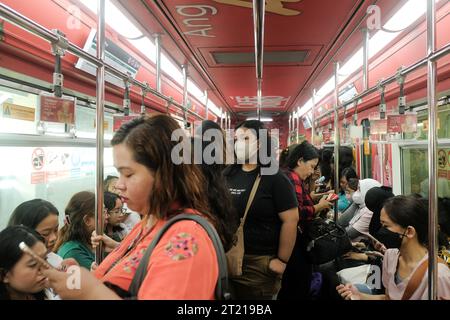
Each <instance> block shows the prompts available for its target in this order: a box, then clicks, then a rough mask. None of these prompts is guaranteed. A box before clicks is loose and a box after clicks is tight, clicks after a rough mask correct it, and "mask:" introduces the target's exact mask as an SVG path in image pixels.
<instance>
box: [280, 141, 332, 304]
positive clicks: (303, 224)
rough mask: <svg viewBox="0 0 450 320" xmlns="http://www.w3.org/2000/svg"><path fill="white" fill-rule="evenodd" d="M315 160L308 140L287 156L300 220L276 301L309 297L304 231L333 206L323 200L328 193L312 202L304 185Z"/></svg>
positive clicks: (315, 154) (289, 176)
mask: <svg viewBox="0 0 450 320" xmlns="http://www.w3.org/2000/svg"><path fill="white" fill-rule="evenodd" d="M318 162H319V154H318V152H317V150H316V148H314V146H313V145H312V144H310V143H308V142H307V141H304V142H303V143H301V144H299V145H298V146H296V147H295V148H294V149H293V150H292V152H291V153H290V155H289V156H288V159H287V167H288V170H287V172H286V174H287V176H288V178H289V180H290V181H291V183H292V184H293V185H294V188H295V194H296V197H297V202H298V212H299V217H300V219H299V228H298V230H299V232H298V233H297V240H296V243H295V247H294V250H293V252H292V256H291V258H290V260H289V262H288V264H287V266H286V270H285V273H284V275H283V279H282V283H281V290H280V292H279V294H278V299H279V300H301V299H302V300H303V299H308V298H309V290H310V284H311V277H312V264H311V263H310V262H309V261H307V260H306V256H307V253H306V241H305V240H304V237H303V232H304V230H305V229H306V228H307V226H308V223H309V222H310V221H311V220H313V219H314V218H315V217H316V216H317V214H318V213H320V212H321V211H323V210H327V209H330V208H331V206H332V203H331V202H329V201H328V200H326V198H327V197H328V195H323V196H322V198H321V200H320V201H319V203H317V204H314V202H313V200H312V199H311V196H310V193H309V192H308V191H309V190H308V189H307V188H306V187H305V183H304V181H305V180H307V179H308V178H309V177H310V176H311V175H312V174H313V173H314V170H315V168H316V166H317V164H318Z"/></svg>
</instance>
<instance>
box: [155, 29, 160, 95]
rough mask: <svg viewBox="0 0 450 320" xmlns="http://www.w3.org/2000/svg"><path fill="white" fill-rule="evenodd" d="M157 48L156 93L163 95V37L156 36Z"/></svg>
mask: <svg viewBox="0 0 450 320" xmlns="http://www.w3.org/2000/svg"><path fill="white" fill-rule="evenodd" d="M155 47H156V91H158V92H159V93H161V35H160V34H159V33H157V34H156V35H155Z"/></svg>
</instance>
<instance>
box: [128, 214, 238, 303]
mask: <svg viewBox="0 0 450 320" xmlns="http://www.w3.org/2000/svg"><path fill="white" fill-rule="evenodd" d="M181 220H192V221H195V222H197V223H198V224H199V225H201V226H202V227H203V229H205V231H206V232H207V233H208V236H209V237H210V238H211V241H212V242H213V245H214V248H215V250H216V255H217V260H218V264H219V278H218V279H217V284H216V290H215V297H216V299H218V300H229V299H230V298H231V295H230V293H229V290H228V270H227V260H226V256H225V250H224V249H223V246H222V241H221V240H220V237H219V235H218V234H217V231H216V229H214V227H213V226H212V225H211V224H210V223H209V222H208V221H207V220H206V219H205V218H203V217H201V216H199V215H195V214H178V215H176V216H175V217H173V218H172V219H170V220H169V221H167V222H166V224H165V225H164V226H163V227H162V228H161V230H159V232H158V233H157V234H156V236H155V238H154V239H153V240H152V242H151V243H150V245H149V246H148V248H147V250H146V251H145V254H144V256H143V257H142V259H141V261H140V262H139V266H138V268H137V270H136V273H135V274H134V277H133V280H132V281H131V284H130V288H129V289H128V291H129V293H130V294H131V296H132V297H137V295H138V292H139V288H140V287H141V284H142V282H144V279H145V277H146V276H147V268H148V263H149V261H150V256H151V255H152V252H153V250H154V249H155V247H156V245H157V244H158V242H159V240H160V239H161V238H162V236H163V235H164V233H165V232H166V231H167V230H168V229H169V228H170V227H171V226H172V225H173V224H174V223H176V222H178V221H181Z"/></svg>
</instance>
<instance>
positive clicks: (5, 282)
mask: <svg viewBox="0 0 450 320" xmlns="http://www.w3.org/2000/svg"><path fill="white" fill-rule="evenodd" d="M40 239H42V237H40V235H39V234H38V233H36V231H34V230H33V229H31V228H28V227H26V226H17V225H16V226H9V227H7V228H6V229H4V230H3V231H2V232H0V300H44V299H46V294H45V276H44V275H43V274H42V273H41V271H40V265H39V264H38V263H37V262H36V261H34V260H33V259H32V258H31V257H30V256H28V255H27V254H24V253H23V252H22V250H20V248H19V244H20V243H21V242H24V243H25V244H26V245H27V246H28V247H30V248H31V249H32V250H33V251H35V252H36V253H37V254H38V255H40V256H41V257H42V258H44V259H45V257H46V254H47V248H46V247H45V245H44V243H43V241H41V240H40Z"/></svg>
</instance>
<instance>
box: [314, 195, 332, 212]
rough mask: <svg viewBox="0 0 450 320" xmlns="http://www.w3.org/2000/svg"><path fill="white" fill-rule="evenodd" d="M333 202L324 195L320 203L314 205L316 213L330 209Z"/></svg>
mask: <svg viewBox="0 0 450 320" xmlns="http://www.w3.org/2000/svg"><path fill="white" fill-rule="evenodd" d="M332 205H333V204H332V203H331V202H329V201H327V200H326V199H325V197H322V199H320V201H319V203H318V204H315V205H314V213H319V212H320V211H322V210H326V209H330V208H331V206H332Z"/></svg>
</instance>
